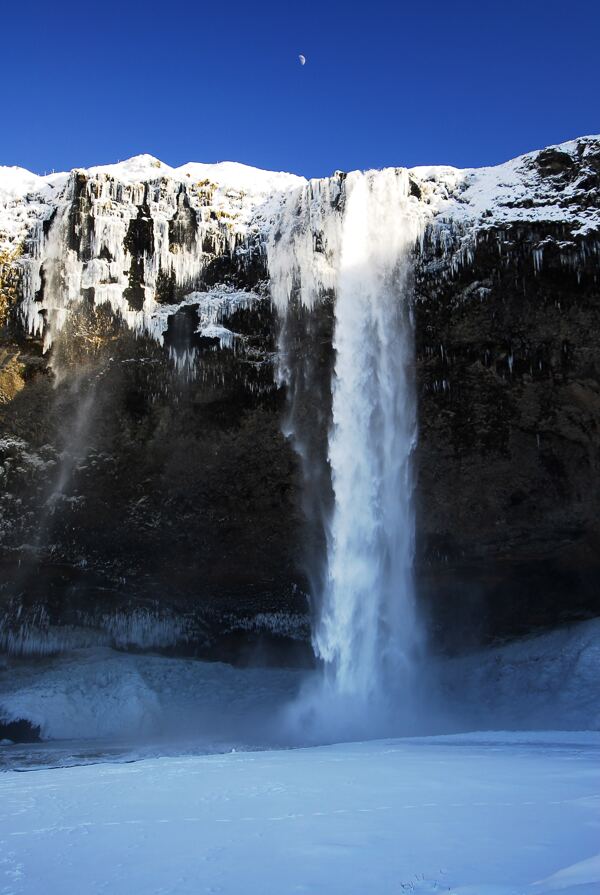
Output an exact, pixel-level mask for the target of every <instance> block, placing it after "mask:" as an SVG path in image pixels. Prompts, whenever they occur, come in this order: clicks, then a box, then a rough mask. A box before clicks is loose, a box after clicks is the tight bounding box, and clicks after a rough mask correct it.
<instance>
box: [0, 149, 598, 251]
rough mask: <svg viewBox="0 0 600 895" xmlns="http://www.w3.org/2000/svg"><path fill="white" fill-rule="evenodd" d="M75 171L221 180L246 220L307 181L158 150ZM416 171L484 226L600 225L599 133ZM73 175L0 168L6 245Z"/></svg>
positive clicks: (425, 188)
mask: <svg viewBox="0 0 600 895" xmlns="http://www.w3.org/2000/svg"><path fill="white" fill-rule="evenodd" d="M75 170H76V171H81V173H84V174H87V175H88V176H89V177H92V178H98V177H100V178H101V177H102V175H104V176H105V177H106V179H112V180H114V181H117V182H120V183H123V184H130V185H131V184H142V183H151V182H156V181H159V180H162V179H166V180H170V181H174V182H176V183H177V182H179V183H182V184H199V183H207V184H208V183H210V184H211V185H214V186H215V187H216V196H215V206H216V207H219V208H222V209H224V210H226V209H227V208H228V206H229V205H231V204H232V200H233V199H235V200H236V203H235V204H236V206H237V207H236V209H235V216H236V218H238V219H241V220H240V223H247V222H249V220H250V219H251V217H252V215H253V212H254V211H255V209H257V207H259V206H260V208H261V216H263V215H265V213H267V214H268V211H269V208H268V206H269V204H270V203H269V199H273V200H276V197H278V196H279V197H281V194H282V193H286V192H288V191H289V190H292V189H294V188H296V187H299V186H301V185H302V184H303V183H305V182H306V181H305V179H304V178H303V177H299V176H297V175H295V174H286V173H283V172H273V171H263V170H261V169H259V168H252V167H249V166H247V165H241V164H238V163H236V162H218V163H216V164H202V163H199V162H188V163H187V164H185V165H182V166H181V167H179V168H172V167H171V166H169V165H167V164H165V163H164V162H161V161H159V160H158V159H156V158H154V157H153V156H151V155H137V156H134V157H133V158H130V159H127V160H126V161H122V162H118V163H116V164H111V165H98V166H95V167H92V168H87V169H85V168H82V169H75ZM71 173H72V172H71ZM410 173H411V175H412V176H413V178H414V180H416V181H417V182H418V183H419V184H420V186H421V188H422V197H423V200H424V201H425V202H427V203H428V204H430V205H431V206H432V210H433V211H434V213H435V214H436V215H441V216H442V217H444V218H452V219H456V220H459V221H461V222H463V223H468V222H472V223H473V224H474V225H475V226H479V227H489V226H491V225H494V224H497V223H510V222H516V221H542V220H543V221H565V222H567V223H571V224H575V225H576V231H578V232H579V233H580V234H582V235H583V234H584V233H586V232H589V231H591V230H596V229H598V228H600V209H599V202H598V200H597V199H596V201H590V192H591V191H592V190H593V188H594V187H596V188H597V184H594V183H593V182H592V180H591V178H594V175H595V178H596V180H597V178H598V176H599V175H600V135H596V136H587V137H581V138H579V139H577V140H571V141H569V142H566V143H561V144H559V145H556V146H551V147H548V148H546V149H544V150H539V151H535V152H529V153H527V154H525V155H522V156H519V157H518V158H516V159H512V160H511V161H508V162H506V163H504V164H502V165H497V166H495V167H487V168H466V169H460V168H454V167H450V166H447V165H436V166H428V167H416V168H412V169H411V172H410ZM69 177H70V175H69V173H52V174H47V175H44V176H39V175H37V174H33V173H32V172H30V171H27V170H25V169H24V168H18V167H0V246H2V245H4V246H6V245H7V244H8V245H11V244H14V243H16V242H18V241H19V240H21V239H22V238H24V237H25V236H26V235H27V230H28V229H29V227H30V226H31V223H32V220H33V219H35V218H39V217H40V216H41V217H46V216H47V215H48V214H49V213H50V211H49V208H48V206H51V205H52V204H53V203H54V201H56V200H57V198H58V197H60V195H61V192H62V191H63V189H64V187H65V185H66V184H67V182H68V180H69ZM102 179H103V178H102ZM240 198H241V201H240ZM265 206H267V207H265Z"/></svg>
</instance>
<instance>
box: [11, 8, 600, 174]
mask: <svg viewBox="0 0 600 895" xmlns="http://www.w3.org/2000/svg"><path fill="white" fill-rule="evenodd" d="M1 22H2V31H3V35H2V41H1V51H0V84H1V85H2V116H1V125H0V126H1V128H2V132H1V134H0V164H8V165H22V166H24V167H27V168H30V169H31V170H34V171H37V172H39V173H43V172H44V171H46V170H51V169H55V170H63V169H68V168H71V167H74V166H87V165H91V164H104V163H107V162H111V161H117V160H118V159H123V158H127V157H129V156H131V155H136V154H138V153H141V152H149V153H151V154H152V155H156V156H158V157H159V158H161V159H162V160H163V161H165V162H167V163H169V164H171V165H179V164H182V163H184V162H186V161H206V162H212V161H223V160H235V161H241V162H245V163H247V164H251V165H257V166H259V167H264V168H273V169H276V170H289V171H295V172H297V173H301V174H305V175H308V176H322V175H326V174H329V173H331V172H332V171H334V170H335V169H336V168H339V169H342V170H350V169H353V168H369V167H382V166H384V165H416V164H430V163H440V164H442V163H444V164H454V165H459V166H468V165H484V164H493V163H497V162H500V161H504V160H506V159H507V158H510V157H512V156H514V155H518V154H519V153H521V152H525V151H527V150H529V149H535V148H538V147H540V146H544V145H547V144H548V143H556V142H560V141H561V140H566V139H569V138H571V137H574V136H579V135H581V134H585V133H597V132H599V131H600V100H599V89H598V88H599V85H600V2H599V0H569V2H566V0H560V2H558V0H545V2H539V0H520V2H515V0H506V2H493V0H487V2H486V0H478V2H470V0H469V2H461V0H454V2H450V0H448V2H445V3H442V2H437V0H430V2H427V0H421V2H413V3H410V4H409V3H403V2H396V3H392V2H384V0H370V2H364V0H363V2H362V3H360V4H358V3H355V4H351V3H338V2H327V0H323V2H321V3H316V2H312V0H308V2H304V3H298V2H294V0H291V2H285V0H280V2H278V3H275V2H270V0H269V2H262V3H261V2H256V3H249V2H245V3H241V2H237V0H226V2H219V0H213V2H212V3H205V2H201V0H200V2H196V3H192V2H182V0H164V2H162V3H156V2H154V0H146V2H138V0H130V2H128V0H121V2H115V0H103V2H89V3H88V4H87V5H84V4H82V3H80V2H79V3H72V2H68V0H64V2H61V0H57V2H54V3H49V2H45V3H39V2H37V0H33V2H29V3H25V2H21V3H18V2H13V3H10V4H6V5H5V6H4V8H3V10H2V17H1ZM299 53H303V54H304V55H305V56H306V57H307V64H306V65H305V66H304V67H302V66H300V64H299V62H298V58H297V57H298V54H299Z"/></svg>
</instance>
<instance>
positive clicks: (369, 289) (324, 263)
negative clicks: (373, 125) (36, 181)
mask: <svg viewBox="0 0 600 895" xmlns="http://www.w3.org/2000/svg"><path fill="white" fill-rule="evenodd" d="M409 187H410V183H409V179H408V173H407V172H406V171H405V170H401V169H388V170H384V171H380V172H367V173H366V174H361V173H358V172H356V173H353V174H350V175H349V176H348V177H347V178H346V180H345V181H343V180H342V181H341V183H340V184H339V189H340V190H341V192H342V193H343V201H341V202H340V201H333V202H332V201H331V198H332V190H333V192H335V184H333V185H332V183H331V182H329V187H328V189H327V190H324V189H323V187H322V186H320V187H318V188H317V187H316V185H315V184H314V183H313V184H309V185H308V187H307V188H305V190H304V192H303V194H302V196H300V197H297V198H296V206H297V207H296V209H295V210H292V208H291V205H292V202H291V201H290V202H288V206H287V207H286V208H284V211H283V215H282V221H281V225H280V227H279V231H278V234H277V239H276V240H275V239H274V240H272V242H271V244H270V246H269V266H270V271H271V276H272V278H273V293H274V297H275V301H276V303H277V305H278V307H279V309H280V312H282V313H283V315H284V316H285V314H286V313H289V307H290V304H289V302H290V297H292V298H293V296H294V295H296V296H298V295H299V296H300V299H301V301H302V302H304V304H306V305H308V306H311V307H312V306H314V305H315V304H316V303H317V302H318V301H319V296H321V297H322V296H323V295H324V294H325V293H326V291H327V289H331V288H332V289H333V290H334V292H335V304H334V309H335V311H334V313H335V320H334V350H335V363H334V368H333V375H332V382H331V392H332V408H331V423H330V427H329V433H328V445H327V450H328V462H329V466H330V475H331V483H332V490H333V502H332V508H331V511H330V513H329V516H328V518H327V519H325V520H324V527H325V531H326V558H325V573H324V575H323V576H322V578H323V586H322V589H321V592H320V593H318V594H314V595H313V600H314V604H315V621H314V628H313V644H314V647H315V651H316V653H317V655H318V656H319V657H320V658H321V659H322V660H323V663H324V677H323V680H322V686H321V691H320V692H321V696H322V697H323V696H324V695H326V696H327V699H328V700H329V702H330V700H331V696H332V695H333V696H337V697H339V699H340V700H341V701H342V702H343V703H344V706H345V708H344V712H345V713H346V714H347V713H348V711H350V712H351V713H352V714H353V715H354V716H355V718H354V720H355V721H357V720H358V719H359V717H360V716H361V715H365V713H366V712H368V711H370V707H371V706H373V705H374V703H376V702H377V703H378V704H380V705H381V704H382V703H383V702H385V703H386V705H387V706H388V708H390V707H392V706H398V705H399V703H400V702H402V701H403V700H404V701H405V702H406V696H407V693H408V691H409V690H410V687H411V676H412V673H413V669H414V665H415V661H416V656H417V654H418V651H419V645H420V634H419V625H418V621H417V616H416V610H415V593H414V580H413V558H414V542H415V522H414V508H413V457H414V451H415V446H416V440H417V418H416V401H415V382H414V349H413V324H412V307H411V305H412V302H411V296H412V264H411V259H412V254H413V249H414V247H415V244H416V243H417V241H418V240H419V237H420V235H421V233H422V230H423V225H424V220H425V215H426V209H425V208H424V206H423V205H422V204H421V203H419V202H418V200H417V199H415V198H414V197H411V196H410V189H409ZM327 203H329V205H327ZM340 209H341V210H340ZM309 238H310V240H312V246H313V251H312V252H311V251H307V245H308V244H309V242H308V240H309ZM318 256H320V257H318ZM286 271H287V272H286ZM319 271H321V272H324V275H322V276H321V278H320V280H319V277H318V273H319ZM284 272H285V277H284V276H283V273H284ZM307 284H308V287H307ZM283 348H284V349H285V346H283ZM304 348H305V351H306V352H310V351H312V350H313V348H314V346H311V345H305V346H304ZM283 353H284V364H283V369H284V371H285V368H286V363H287V365H288V367H289V360H285V358H287V357H288V355H289V352H287V353H286V351H285V350H284V352H283ZM291 428H292V430H293V420H292V426H291ZM292 434H293V435H294V437H295V440H296V442H300V443H302V440H303V439H302V433H300V432H294V431H292ZM305 461H306V457H305ZM307 480H308V476H307ZM313 702H314V699H313ZM349 705H351V708H350V709H349V708H348V706H349ZM327 711H329V709H327ZM365 720H366V719H365Z"/></svg>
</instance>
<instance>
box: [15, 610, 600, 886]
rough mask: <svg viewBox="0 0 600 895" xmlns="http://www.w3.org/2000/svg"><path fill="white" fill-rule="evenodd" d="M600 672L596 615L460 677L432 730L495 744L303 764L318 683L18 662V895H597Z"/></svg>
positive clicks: (105, 653)
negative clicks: (308, 712)
mask: <svg viewBox="0 0 600 895" xmlns="http://www.w3.org/2000/svg"><path fill="white" fill-rule="evenodd" d="M432 667H433V665H432ZM599 670H600V620H594V621H590V622H585V623H581V624H578V625H572V626H570V627H568V628H565V629H563V630H562V631H554V632H551V633H547V634H544V635H542V636H538V637H531V638H527V639H524V640H522V641H519V642H515V643H512V644H508V645H505V646H499V647H497V648H496V649H494V650H488V651H486V652H482V653H478V654H472V655H470V656H467V657H463V658H460V659H454V660H450V661H446V662H444V663H438V665H437V667H436V668H435V674H433V675H432V677H431V678H430V679H429V680H427V679H426V676H425V677H424V681H423V683H424V690H425V689H426V688H427V687H428V686H430V687H431V688H432V693H433V694H434V695H433V696H432V698H431V701H430V704H429V705H428V706H426V705H425V703H424V705H423V714H422V718H421V729H425V730H427V731H428V732H431V731H432V730H443V731H450V730H455V731H456V730H461V729H462V730H463V731H464V730H466V729H468V728H469V726H471V727H472V728H473V729H474V730H477V731H478V732H477V733H458V734H456V733H455V734H452V735H449V734H446V735H442V736H421V737H418V738H417V737H414V736H412V737H410V738H403V739H397V738H396V739H379V740H373V741H371V742H362V743H360V742H356V743H345V744H339V745H329V746H322V745H316V746H312V747H310V748H281V747H282V746H287V745H290V744H293V742H294V740H293V735H295V736H296V741H295V742H296V743H297V742H298V741H299V740H300V741H302V738H303V737H304V742H307V741H309V740H311V739H313V740H314V738H315V730H314V729H308V728H307V729H305V730H304V731H302V730H298V729H297V728H296V729H295V730H294V731H293V735H292V733H291V732H290V729H289V728H287V729H286V720H289V713H290V705H291V706H294V705H296V706H298V699H299V698H300V699H301V698H302V695H300V697H299V696H298V694H299V693H300V694H302V693H303V692H304V688H305V687H306V686H309V685H310V680H311V676H312V678H313V679H314V676H315V675H314V673H312V675H311V673H309V672H307V671H306V670H300V669H270V668H245V669H242V668H233V667H231V666H227V665H223V664H220V663H207V662H202V661H198V660H193V659H170V658H166V657H164V656H153V655H133V654H127V653H119V652H117V651H115V650H111V649H107V648H96V649H88V650H76V651H73V652H71V653H69V654H67V655H63V656H57V657H54V658H48V657H46V658H43V659H38V660H36V661H31V660H28V661H25V660H15V659H13V660H9V661H6V662H5V665H4V667H3V668H2V669H0V720H4V721H8V720H11V719H12V720H16V719H18V718H24V719H27V720H28V721H29V722H30V723H31V724H35V725H38V726H39V728H40V732H41V735H42V737H43V738H45V741H44V742H41V743H37V744H29V745H25V744H21V745H5V746H0V769H4V771H3V773H0V895H39V893H42V892H44V893H46V895H54V893H56V895H80V893H85V895H95V893H101V892H109V893H110V895H120V893H123V895H125V893H126V895H142V893H143V895H153V893H154V895H159V893H160V895H167V893H168V895H183V893H190V895H191V893H194V895H196V893H203V892H206V893H209V892H211V893H217V892H219V893H223V895H227V893H230V895H286V893H299V892H307V893H323V895H336V893H340V895H352V893H357V895H367V893H373V895H388V893H394V895H396V893H397V895H402V893H420V895H434V893H441V892H449V893H454V895H535V893H537V895H549V893H554V892H557V893H562V895H592V893H594V895H597V893H598V892H600V732H598V727H599V726H600V716H599V709H600V674H599V673H598V672H599ZM302 717H303V715H302V712H298V711H296V713H295V718H296V721H297V719H298V718H302ZM551 724H552V725H554V727H560V728H562V729H561V730H551V729H550V726H549V725H551ZM504 726H511V727H512V732H505V731H503V730H501V728H502V727H504ZM578 726H579V729H577V727H578ZM494 727H496V728H497V729H496V730H494V729H493V728H494ZM515 728H521V729H520V730H518V731H516V730H515ZM533 728H537V730H534V729H533ZM569 728H570V729H569ZM584 728H586V729H584ZM592 728H595V729H592ZM321 734H322V737H323V739H322V742H324V741H327V740H328V741H331V740H332V739H333V738H334V735H335V731H334V729H333V728H332V729H330V730H328V729H326V728H324V729H323V730H322V731H321ZM375 734H376V731H375V730H374V732H373V734H372V735H375ZM366 735H371V733H370V732H368V733H367V734H366ZM215 753H218V754H215Z"/></svg>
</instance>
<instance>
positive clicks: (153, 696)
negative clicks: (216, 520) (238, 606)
mask: <svg viewBox="0 0 600 895" xmlns="http://www.w3.org/2000/svg"><path fill="white" fill-rule="evenodd" d="M121 633H122V632H121ZM133 633H135V632H133ZM137 634H138V635H139V636H140V637H142V636H143V634H144V631H141V632H137ZM318 681H320V678H318V675H317V674H316V673H310V672H305V671H301V670H298V669H274V668H245V669H242V668H234V667H232V666H230V665H224V664H221V663H208V662H202V661H199V660H195V659H174V658H166V657H164V656H152V655H135V654H130V653H120V652H116V651H114V650H112V649H109V648H95V649H81V650H75V651H73V652H72V653H70V654H67V655H65V656H61V657H55V658H46V659H39V660H37V661H31V660H29V661H25V660H16V659H9V660H7V663H6V664H5V665H4V667H2V666H0V721H4V722H7V721H16V720H19V719H23V720H26V721H29V722H30V723H31V724H32V725H34V726H36V727H39V728H40V730H41V736H42V738H43V739H46V740H54V739H93V738H99V737H113V738H114V737H122V736H133V735H135V736H144V737H159V736H174V737H176V736H180V735H181V736H191V737H199V738H200V739H199V740H198V743H199V744H200V743H203V744H205V743H206V742H207V741H218V740H228V741H229V740H231V741H232V742H234V743H237V744H248V743H252V742H254V743H258V742H260V743H261V744H271V745H273V744H276V743H280V744H282V743H284V742H286V743H290V744H291V743H298V742H304V743H307V742H313V743H314V742H331V741H335V740H336V739H341V738H344V737H346V738H350V737H354V738H356V737H360V736H364V737H369V736H377V735H383V733H387V732H394V733H399V732H404V733H411V732H412V733H438V734H453V733H456V732H458V731H464V730H493V731H498V730H503V729H504V730H506V729H509V730H515V729H523V730H532V729H539V730H547V729H554V730H555V729H562V730H567V731H569V730H570V731H578V730H598V729H600V619H596V620H593V621H589V622H582V623H580V624H577V625H572V626H570V627H568V628H565V629H562V630H558V631H553V632H550V633H548V634H544V635H542V636H539V637H531V638H527V639H524V640H521V641H517V642H514V643H510V644H506V645H504V646H502V647H497V648H495V649H492V650H487V651H483V652H480V653H476V654H472V655H469V656H463V657H461V658H459V659H452V660H449V661H446V662H440V663H437V664H435V663H433V662H432V661H431V660H430V661H429V662H428V663H427V666H426V667H425V668H424V669H423V670H422V674H421V676H420V682H419V681H417V682H416V684H417V685H419V683H420V687H421V689H420V691H419V693H418V698H417V700H416V701H417V703H418V711H417V712H413V714H412V715H411V716H410V718H409V719H408V721H407V718H406V717H404V716H403V715H402V713H401V712H399V716H398V717H397V718H387V719H385V723H383V722H381V725H380V726H378V725H379V722H380V721H381V719H377V718H376V717H375V716H374V717H373V719H371V721H372V726H371V728H365V726H364V725H363V726H362V727H361V728H360V729H350V727H349V723H350V721H351V718H350V719H348V718H346V719H345V722H344V724H341V725H340V724H337V726H336V718H335V717H334V715H333V713H332V715H331V717H330V718H329V720H328V723H325V721H324V720H323V719H321V722H319V724H317V725H316V728H314V729H313V726H314V725H315V723H316V722H315V719H314V717H313V716H314V711H313V712H312V715H311V706H310V693H311V687H312V689H313V690H314V685H315V684H316V683H317V682H318ZM300 690H301V691H302V694H308V697H307V698H306V700H304V697H303V696H298V693H299V691H300ZM313 708H314V707H313ZM338 708H339V707H338ZM349 711H351V707H350V708H349ZM309 716H310V717H309ZM311 718H312V720H311ZM298 719H300V721H298ZM325 720H327V719H325ZM337 720H338V721H339V719H337ZM369 723H371V722H369ZM311 725H313V726H311ZM492 736H497V734H493V735H492Z"/></svg>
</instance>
